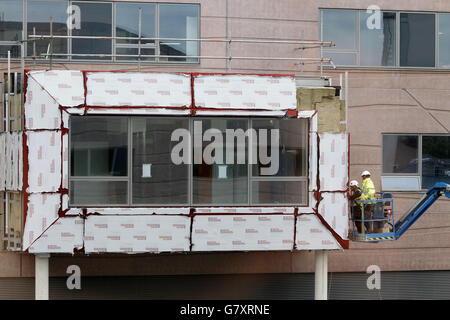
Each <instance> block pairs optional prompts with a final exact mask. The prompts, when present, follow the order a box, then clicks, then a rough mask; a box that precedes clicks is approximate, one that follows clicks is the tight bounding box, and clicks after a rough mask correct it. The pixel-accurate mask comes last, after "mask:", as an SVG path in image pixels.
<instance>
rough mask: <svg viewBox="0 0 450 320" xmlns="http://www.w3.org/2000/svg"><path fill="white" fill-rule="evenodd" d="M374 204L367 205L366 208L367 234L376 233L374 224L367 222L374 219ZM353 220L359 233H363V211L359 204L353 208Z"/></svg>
mask: <svg viewBox="0 0 450 320" xmlns="http://www.w3.org/2000/svg"><path fill="white" fill-rule="evenodd" d="M373 207H374V206H373V204H366V205H365V206H364V227H365V228H364V229H365V233H374V231H375V230H374V222H372V221H366V220H371V219H373ZM352 209H353V220H354V222H355V226H356V229H357V230H358V233H362V232H363V230H362V209H361V206H360V205H359V204H357V205H354V206H353V208H352Z"/></svg>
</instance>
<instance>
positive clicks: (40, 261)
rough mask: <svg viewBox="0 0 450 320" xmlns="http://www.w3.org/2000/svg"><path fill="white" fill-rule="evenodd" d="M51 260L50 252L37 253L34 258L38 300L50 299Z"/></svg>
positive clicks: (36, 297)
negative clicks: (49, 266)
mask: <svg viewBox="0 0 450 320" xmlns="http://www.w3.org/2000/svg"><path fill="white" fill-rule="evenodd" d="M49 260H50V254H37V255H35V258H34V261H35V266H34V270H35V271H34V284H35V299H36V300H48V282H49V272H48V269H49V268H48V264H49V263H48V262H49Z"/></svg>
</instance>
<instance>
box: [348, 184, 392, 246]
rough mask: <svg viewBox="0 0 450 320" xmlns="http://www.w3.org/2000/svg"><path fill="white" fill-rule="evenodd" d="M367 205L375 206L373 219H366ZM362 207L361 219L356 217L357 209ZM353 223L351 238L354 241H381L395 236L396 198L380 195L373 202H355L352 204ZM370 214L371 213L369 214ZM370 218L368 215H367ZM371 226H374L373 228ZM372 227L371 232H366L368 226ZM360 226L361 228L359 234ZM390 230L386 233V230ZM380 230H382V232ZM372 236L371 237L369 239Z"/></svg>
mask: <svg viewBox="0 0 450 320" xmlns="http://www.w3.org/2000/svg"><path fill="white" fill-rule="evenodd" d="M367 205H373V213H372V217H369V218H366V212H365V211H367V209H368V208H367ZM357 206H360V208H361V217H360V218H359V219H357V218H356V217H355V207H357ZM351 213H352V215H351V219H350V220H351V221H352V222H353V224H352V229H351V232H350V238H351V239H352V240H361V241H365V240H369V239H375V238H377V239H380V238H383V237H385V236H393V235H394V234H395V218H394V198H393V197H392V194H391V193H388V192H384V193H381V194H380V193H378V194H377V198H375V199H372V200H354V201H352V202H351ZM369 213H370V212H369ZM367 216H368V215H367ZM370 224H373V225H372V226H371V225H370ZM366 225H367V226H369V227H370V226H371V229H372V230H373V231H374V232H370V230H366V228H367V226H366ZM358 226H359V227H360V228H359V230H361V232H359V230H358ZM386 227H387V228H388V230H387V231H386V229H385V228H386ZM380 229H383V230H381V232H380ZM369 236H370V237H369Z"/></svg>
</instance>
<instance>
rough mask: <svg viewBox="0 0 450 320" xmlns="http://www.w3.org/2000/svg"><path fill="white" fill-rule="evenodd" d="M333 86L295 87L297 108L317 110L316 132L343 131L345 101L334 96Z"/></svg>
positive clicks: (344, 127) (344, 128) (344, 129)
mask: <svg viewBox="0 0 450 320" xmlns="http://www.w3.org/2000/svg"><path fill="white" fill-rule="evenodd" d="M335 91H336V90H335V88H333V87H323V88H297V109H298V110H317V112H318V132H319V133H322V132H333V133H338V132H345V131H346V126H345V124H344V123H343V121H345V101H344V100H340V99H339V97H336V96H335Z"/></svg>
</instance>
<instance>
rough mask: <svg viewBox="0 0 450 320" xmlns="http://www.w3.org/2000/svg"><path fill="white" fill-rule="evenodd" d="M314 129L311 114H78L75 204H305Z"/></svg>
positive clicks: (74, 125)
mask: <svg viewBox="0 0 450 320" xmlns="http://www.w3.org/2000/svg"><path fill="white" fill-rule="evenodd" d="M251 125H253V127H252V126H251ZM307 129H308V121H307V120H306V119H262V118H260V119H253V120H251V119H248V118H195V119H193V118H186V117H170V118H163V117H112V116H110V117H80V116H73V117H71V120H70V148H71V152H70V157H71V158H70V192H69V193H70V195H71V200H70V203H71V204H72V205H96V206H101V205H114V206H118V205H126V206H128V205H137V206H161V205H175V206H186V205H205V206H208V205H214V206H222V205H250V204H254V205H289V204H291V205H292V204H294V205H304V204H306V203H307V181H308V180H307V173H308V168H307V159H308V154H307V148H308V144H307V134H308V133H307ZM250 142H252V144H251V147H250ZM250 160H251V161H250ZM252 171H253V175H252V174H251V173H252ZM130 172H131V174H129V173H130Z"/></svg>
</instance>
